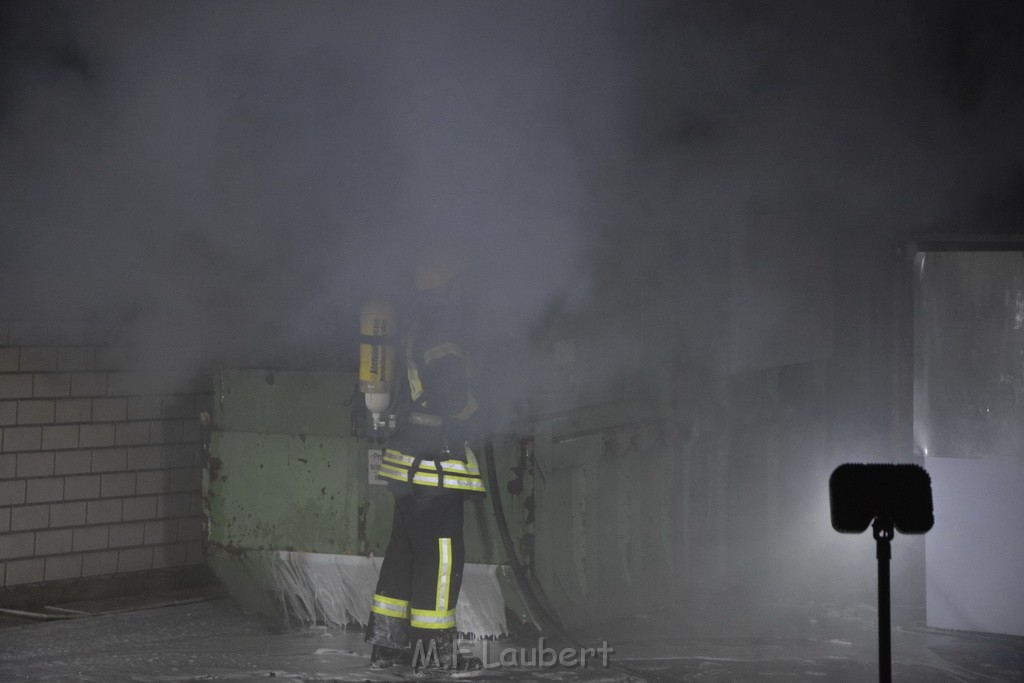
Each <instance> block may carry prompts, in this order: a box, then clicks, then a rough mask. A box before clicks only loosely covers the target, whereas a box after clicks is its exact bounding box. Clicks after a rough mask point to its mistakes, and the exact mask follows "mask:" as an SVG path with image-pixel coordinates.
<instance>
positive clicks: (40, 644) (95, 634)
mask: <svg viewBox="0 0 1024 683" xmlns="http://www.w3.org/2000/svg"><path fill="white" fill-rule="evenodd" d="M870 616H871V615H870V614H865V615H863V617H864V618H862V619H854V620H852V621H851V623H852V624H853V627H852V628H848V629H847V630H846V631H838V630H836V629H831V628H830V629H825V632H822V633H821V634H820V635H818V636H815V635H813V634H812V635H810V636H807V635H776V636H770V637H765V636H761V637H759V636H757V635H754V634H749V633H748V634H742V635H738V636H732V637H730V636H728V635H721V636H711V635H703V636H702V635H701V634H699V633H695V632H692V630H688V632H686V633H681V632H679V631H674V630H673V629H669V628H664V627H663V626H661V625H658V626H657V628H655V629H652V630H648V631H647V632H645V630H644V629H642V628H636V627H635V625H631V627H630V628H629V629H628V630H626V631H622V630H619V633H618V635H617V636H616V637H614V639H613V638H612V636H611V635H609V636H608V644H609V647H611V648H613V649H614V652H612V653H611V654H610V655H609V666H607V667H605V666H602V663H601V657H600V655H599V654H598V653H594V654H591V655H590V659H591V660H592V662H593V663H594V664H595V665H592V666H589V667H586V668H582V667H579V666H557V665H556V666H554V667H550V666H544V667H541V666H538V665H537V664H538V662H536V661H535V658H536V657H537V656H540V657H543V658H544V659H542V660H541V662H540V663H545V664H547V663H549V662H550V661H552V659H553V658H554V657H555V654H554V653H556V652H561V650H562V648H561V646H559V645H557V644H556V643H553V642H551V641H549V640H546V641H545V642H544V643H543V644H540V645H539V644H538V642H537V640H533V641H532V642H531V641H525V640H518V641H511V640H506V641H490V642H487V643H481V642H480V641H473V642H467V643H466V645H467V647H469V648H471V649H473V650H474V652H475V653H476V654H477V655H478V656H479V655H483V656H484V660H485V662H486V663H487V664H488V668H487V669H485V670H484V672H483V673H482V675H480V676H479V677H478V678H477V680H515V681H527V680H533V681H550V680H570V681H572V680H581V681H582V680H586V681H599V680H603V681H626V680H654V681H666V680H670V681H756V680H779V679H781V680H794V681H798V680H827V681H871V680H877V649H876V632H875V631H874V630H873V628H871V626H870ZM655 632H656V633H657V634H659V635H657V636H655V635H653V633H655ZM608 633H610V631H608ZM627 633H628V634H629V635H626V634H627ZM587 635H588V637H590V638H591V640H590V641H589V642H590V643H591V644H592V645H595V646H596V645H598V644H599V643H600V640H601V639H602V636H601V634H599V633H590V634H587ZM484 648H486V650H485V649H484ZM545 648H547V649H545ZM574 659H578V655H577V653H569V656H568V660H566V661H569V660H574ZM570 663H571V662H570ZM502 664H504V665H502ZM893 674H894V680H897V681H900V680H904V681H1024V638H1017V637H1010V636H996V635H985V634H965V633H949V632H940V631H935V630H931V629H927V628H915V629H907V628H896V629H895V630H894V633H893ZM413 677H414V676H413V674H412V673H411V672H409V671H408V670H404V669H397V670H394V671H371V670H370V669H369V648H368V646H366V645H365V644H363V642H362V638H361V635H360V634H359V633H358V632H353V631H344V630H333V631H332V630H328V629H326V628H324V627H311V628H299V629H294V630H289V631H285V632H281V629H280V628H279V625H277V624H272V623H269V622H267V621H266V620H261V619H254V618H249V617H246V616H245V615H243V614H242V613H241V612H240V611H239V609H238V608H237V607H236V605H235V604H234V603H233V602H232V601H230V600H227V599H214V600H208V601H203V602H193V603H189V604H181V605H176V606H167V607H160V608H155V609H145V610H140V611H127V612H120V613H114V614H105V615H100V616H91V617H82V618H76V619H67V620H60V621H46V622H33V623H22V624H19V625H13V626H8V627H6V628H2V629H0V680H5V681H6V680H12V681H13V680H34V681H51V680H79V681H182V680H266V679H268V678H274V679H283V680H338V681H363V680H400V679H402V678H413Z"/></svg>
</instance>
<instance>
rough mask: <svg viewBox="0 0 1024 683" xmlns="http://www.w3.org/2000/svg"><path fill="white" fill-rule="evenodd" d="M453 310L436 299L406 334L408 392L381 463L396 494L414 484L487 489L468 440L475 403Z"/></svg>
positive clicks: (435, 489)
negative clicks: (395, 432) (458, 340)
mask: <svg viewBox="0 0 1024 683" xmlns="http://www.w3.org/2000/svg"><path fill="white" fill-rule="evenodd" d="M455 315H456V314H455V313H454V312H453V311H452V310H451V307H450V306H446V305H445V304H444V303H443V302H435V303H434V305H433V306H432V307H431V309H430V311H429V315H427V316H424V317H423V319H422V320H421V321H420V322H417V323H414V324H413V326H412V327H411V328H410V330H409V331H408V333H407V336H406V342H405V369H406V384H407V386H406V387H405V389H406V391H407V394H406V396H405V397H404V399H405V400H404V401H403V403H404V405H403V406H402V409H401V410H400V414H399V425H400V427H399V430H398V433H397V434H396V435H395V436H394V437H392V439H391V440H390V441H389V443H388V445H387V448H386V449H385V451H384V457H383V462H382V464H381V468H380V476H381V477H384V478H386V479H389V480H390V482H391V490H392V492H393V493H394V494H395V495H396V496H402V495H405V494H407V493H410V492H412V490H418V491H417V492H418V493H426V494H427V495H429V494H430V493H435V494H436V493H440V492H443V491H463V492H468V493H481V494H482V493H483V492H484V483H483V479H482V478H481V476H480V467H479V465H478V463H477V460H476V457H475V455H474V454H473V452H472V451H471V450H470V449H469V447H468V446H467V444H466V439H467V437H468V429H467V426H468V424H469V421H470V420H471V418H472V417H473V415H474V414H475V413H476V410H477V403H476V398H475V397H474V396H473V392H472V389H471V387H470V368H469V363H468V362H467V359H466V357H465V355H464V352H463V349H462V347H461V346H460V345H459V343H458V342H457V341H456V335H455V328H456V326H457V322H458V321H457V320H455V319H454V318H455ZM410 487H413V489H410ZM420 489H422V490H420Z"/></svg>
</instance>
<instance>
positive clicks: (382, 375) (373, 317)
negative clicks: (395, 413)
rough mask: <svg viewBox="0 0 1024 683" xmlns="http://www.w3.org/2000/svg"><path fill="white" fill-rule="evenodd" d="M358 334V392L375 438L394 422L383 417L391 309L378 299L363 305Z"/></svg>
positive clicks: (390, 378) (388, 387)
mask: <svg viewBox="0 0 1024 683" xmlns="http://www.w3.org/2000/svg"><path fill="white" fill-rule="evenodd" d="M359 331H360V334H361V336H362V340H361V342H360V344H359V390H360V391H361V392H363V395H364V398H365V400H366V409H367V410H368V411H369V412H370V415H371V416H372V418H373V436H374V437H379V436H381V434H382V432H383V430H384V427H385V426H388V424H389V422H393V421H394V420H393V418H391V417H388V416H387V415H386V413H387V410H388V407H389V406H390V405H391V392H392V389H393V388H394V380H395V345H394V335H395V332H396V330H395V308H394V306H392V305H391V304H390V303H388V302H387V301H383V300H381V299H371V300H370V301H367V302H366V304H364V305H363V308H362V311H360V315H359ZM390 426H391V427H393V426H394V425H393V424H392V425H390Z"/></svg>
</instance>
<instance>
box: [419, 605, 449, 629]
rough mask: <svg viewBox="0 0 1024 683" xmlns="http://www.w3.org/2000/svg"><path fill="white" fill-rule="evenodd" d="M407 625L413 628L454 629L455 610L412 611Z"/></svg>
mask: <svg viewBox="0 0 1024 683" xmlns="http://www.w3.org/2000/svg"><path fill="white" fill-rule="evenodd" d="M409 625H410V626H412V627H413V628H432V629H444V628H455V610H453V609H449V610H435V609H412V610H410V615H409Z"/></svg>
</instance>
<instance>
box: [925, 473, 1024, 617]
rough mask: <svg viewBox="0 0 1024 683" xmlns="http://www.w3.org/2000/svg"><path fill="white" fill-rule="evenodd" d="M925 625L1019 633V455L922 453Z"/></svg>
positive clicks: (1022, 508)
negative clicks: (926, 497) (929, 516)
mask: <svg viewBox="0 0 1024 683" xmlns="http://www.w3.org/2000/svg"><path fill="white" fill-rule="evenodd" d="M925 468H926V469H927V470H928V473H929V474H930V475H931V478H932V495H933V500H934V504H935V527H934V528H933V529H932V530H931V531H930V532H928V534H927V535H926V537H925V563H926V564H925V567H926V575H927V578H926V590H927V597H926V600H927V610H928V625H929V626H933V627H936V628H946V629H958V630H965V631H984V632H989V633H1005V634H1010V635H1017V636H1024V463H1022V462H1020V461H992V460H967V459H961V458H928V459H927V460H926V462H925Z"/></svg>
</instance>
